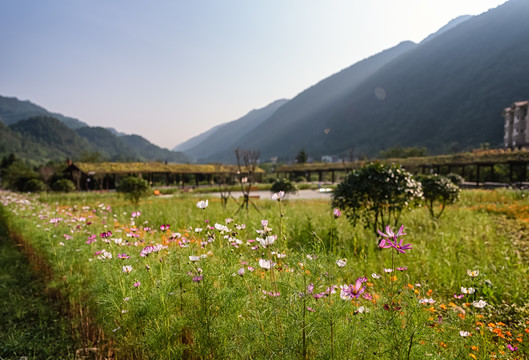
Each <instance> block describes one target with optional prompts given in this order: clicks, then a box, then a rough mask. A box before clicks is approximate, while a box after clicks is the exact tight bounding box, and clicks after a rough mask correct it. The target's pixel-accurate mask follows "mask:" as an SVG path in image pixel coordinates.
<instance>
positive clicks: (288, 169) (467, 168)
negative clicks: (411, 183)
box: [276, 149, 529, 186]
mask: <svg viewBox="0 0 529 360" xmlns="http://www.w3.org/2000/svg"><path fill="white" fill-rule="evenodd" d="M378 161H380V162H383V163H398V164H400V165H401V166H402V167H403V168H405V169H406V170H407V171H409V172H411V173H414V174H418V173H423V174H426V173H437V174H448V173H457V174H459V175H461V176H462V177H463V178H465V179H466V180H467V182H468V181H472V182H473V183H475V184H476V185H477V186H479V185H482V184H483V183H485V182H498V181H500V180H501V181H507V182H508V183H509V184H514V183H523V182H526V181H527V170H528V165H529V151H528V150H526V149H519V150H510V149H494V150H475V151H473V152H469V153H461V154H454V155H439V156H425V157H414V158H405V159H384V160H378ZM364 164H366V161H354V162H341V163H310V164H293V165H283V166H280V167H279V168H277V169H276V173H277V175H278V177H279V176H281V174H283V176H284V177H288V178H290V179H291V180H292V179H295V178H297V177H300V176H302V177H305V178H307V180H309V179H311V176H312V174H314V173H316V174H318V181H319V182H322V180H323V179H325V178H326V175H327V174H330V175H331V179H330V182H331V183H334V182H335V181H336V173H345V174H347V173H349V172H350V171H351V170H352V169H357V168H359V167H361V166H363V165H364ZM500 178H501V179H500Z"/></svg>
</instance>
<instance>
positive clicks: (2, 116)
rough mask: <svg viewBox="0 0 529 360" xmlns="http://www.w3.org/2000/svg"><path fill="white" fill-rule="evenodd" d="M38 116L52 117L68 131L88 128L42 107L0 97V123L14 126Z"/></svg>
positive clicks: (81, 123)
mask: <svg viewBox="0 0 529 360" xmlns="http://www.w3.org/2000/svg"><path fill="white" fill-rule="evenodd" d="M39 115H44V116H49V117H54V118H56V119H58V120H60V121H61V122H63V123H64V124H65V125H66V126H68V127H69V128H70V129H77V128H80V127H83V126H88V125H87V124H86V123H84V122H82V121H79V120H77V119H74V118H71V117H67V116H64V115H62V114H58V113H52V112H49V111H48V110H46V109H44V108H43V107H40V106H38V105H35V104H33V103H32V102H30V101H27V100H26V101H22V100H19V99H17V98H14V97H5V96H0V121H2V122H3V123H4V124H6V125H10V124H14V123H16V122H17V121H20V120H26V119H29V118H31V117H35V116H39Z"/></svg>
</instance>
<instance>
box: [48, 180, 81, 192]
mask: <svg viewBox="0 0 529 360" xmlns="http://www.w3.org/2000/svg"><path fill="white" fill-rule="evenodd" d="M51 189H52V190H53V191H57V192H65V193H69V192H73V191H75V185H74V183H73V181H72V180H70V179H59V180H57V181H55V182H54V183H53V185H52V186H51Z"/></svg>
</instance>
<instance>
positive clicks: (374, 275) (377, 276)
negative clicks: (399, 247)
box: [371, 273, 381, 279]
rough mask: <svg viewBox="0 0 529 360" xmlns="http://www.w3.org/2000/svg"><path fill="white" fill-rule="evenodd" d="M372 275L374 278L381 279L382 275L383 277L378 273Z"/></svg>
mask: <svg viewBox="0 0 529 360" xmlns="http://www.w3.org/2000/svg"><path fill="white" fill-rule="evenodd" d="M371 276H372V277H373V279H380V277H381V276H380V275H378V274H377V273H372V274H371Z"/></svg>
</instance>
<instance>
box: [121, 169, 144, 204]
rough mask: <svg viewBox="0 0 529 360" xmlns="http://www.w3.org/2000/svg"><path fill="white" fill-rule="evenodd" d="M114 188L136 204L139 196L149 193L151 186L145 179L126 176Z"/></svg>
mask: <svg viewBox="0 0 529 360" xmlns="http://www.w3.org/2000/svg"><path fill="white" fill-rule="evenodd" d="M116 190H117V191H118V192H120V193H122V194H124V195H125V197H126V198H128V199H130V200H131V201H132V202H134V203H135V204H138V203H139V202H140V199H141V198H143V197H146V196H147V195H149V193H150V191H151V187H150V186H149V183H148V182H147V180H145V179H142V178H138V177H135V176H128V177H126V178H124V179H123V180H122V181H121V183H120V184H119V186H118V187H117V189H116Z"/></svg>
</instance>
